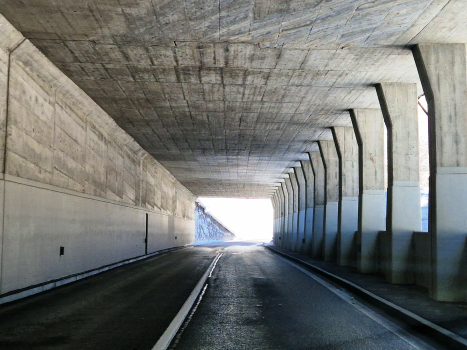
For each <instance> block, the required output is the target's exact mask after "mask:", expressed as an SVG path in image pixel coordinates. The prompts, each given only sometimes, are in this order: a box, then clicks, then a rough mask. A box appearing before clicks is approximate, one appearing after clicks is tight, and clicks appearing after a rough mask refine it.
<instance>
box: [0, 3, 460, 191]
mask: <svg viewBox="0 0 467 350" xmlns="http://www.w3.org/2000/svg"><path fill="white" fill-rule="evenodd" d="M466 11H467V3H466V2H465V0H457V1H446V0H441V1H440V0H413V1H407V0H396V1H394V0H390V1H388V0H381V1H379V0H377V1H355V0H323V1H322V0H310V1H304V0H216V1H213V0H196V1H185V0H183V1H181V0H163V1H162V0H161V1H150V0H119V1H116V0H89V1H76V0H73V1H71V0H57V1H50V0H3V1H1V2H0V13H2V14H3V15H4V16H5V17H6V18H7V19H8V20H9V21H10V22H11V23H12V24H13V25H14V26H16V28H17V29H18V30H20V31H21V32H22V33H23V35H25V36H26V37H27V38H29V39H30V40H31V41H32V42H33V43H34V44H35V45H36V46H37V47H38V48H39V49H40V50H41V51H42V52H43V53H44V54H45V55H46V56H47V57H48V58H49V59H50V60H51V61H52V62H53V63H54V64H55V65H56V66H58V68H60V69H61V70H62V71H63V72H64V73H65V74H66V75H67V76H68V77H69V78H71V79H72V80H73V81H74V82H75V83H76V84H77V85H78V86H80V87H81V88H82V89H83V90H84V91H85V92H86V93H87V94H88V95H89V96H90V97H92V98H93V99H94V100H95V101H96V102H97V103H98V104H99V105H100V106H101V107H102V108H103V109H104V110H105V111H106V112H107V113H108V114H110V116H111V117H113V118H114V119H115V121H116V122H117V123H118V124H119V125H120V126H121V127H122V128H123V129H124V130H125V131H127V132H128V133H129V134H130V135H131V136H132V137H133V138H134V139H135V140H136V141H137V142H138V143H139V144H140V145H141V146H142V147H143V148H145V149H146V150H147V151H148V152H149V153H150V154H151V155H153V156H154V158H155V159H157V160H158V161H159V162H160V163H161V164H162V165H163V166H165V167H166V168H167V169H168V170H169V171H170V172H171V173H172V174H173V175H174V176H175V177H176V178H177V179H178V180H179V181H180V182H181V183H182V184H183V185H185V186H186V187H187V188H188V189H189V190H191V191H192V192H193V193H194V194H195V195H198V196H223V197H270V196H271V195H272V193H273V192H274V190H275V188H276V186H277V185H278V184H279V183H280V179H283V178H284V177H286V176H287V175H286V174H287V173H288V172H289V169H288V168H289V167H290V166H293V165H294V164H296V161H297V160H301V159H307V158H306V154H304V152H306V151H311V150H314V147H315V146H314V142H315V141H316V140H320V139H329V138H330V133H329V131H328V130H326V128H327V127H330V126H345V125H350V119H349V116H348V112H347V110H348V109H350V108H379V104H378V101H377V96H376V92H375V89H374V87H373V86H372V85H373V84H375V83H379V82H413V83H419V79H418V74H417V71H416V68H415V64H414V61H413V58H412V55H411V51H410V47H411V45H413V44H416V43H430V42H433V43H442V42H444V43H447V42H449V43H456V42H466V41H467V40H466V39H467V16H465V14H466Z"/></svg>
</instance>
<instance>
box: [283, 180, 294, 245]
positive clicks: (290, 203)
mask: <svg viewBox="0 0 467 350" xmlns="http://www.w3.org/2000/svg"><path fill="white" fill-rule="evenodd" d="M285 186H286V188H287V196H288V200H287V205H288V208H287V231H286V237H287V239H286V245H285V248H286V249H288V250H291V249H292V242H293V226H294V225H293V215H294V212H293V205H294V195H293V187H292V180H291V176H290V174H289V177H288V178H286V179H285Z"/></svg>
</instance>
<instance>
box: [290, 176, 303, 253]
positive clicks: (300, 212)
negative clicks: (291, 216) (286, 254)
mask: <svg viewBox="0 0 467 350" xmlns="http://www.w3.org/2000/svg"><path fill="white" fill-rule="evenodd" d="M293 170H294V172H295V177H296V178H297V184H298V244H297V251H298V252H300V253H303V252H305V220H306V219H305V217H306V183H305V176H304V174H303V170H302V168H301V167H294V168H293Z"/></svg>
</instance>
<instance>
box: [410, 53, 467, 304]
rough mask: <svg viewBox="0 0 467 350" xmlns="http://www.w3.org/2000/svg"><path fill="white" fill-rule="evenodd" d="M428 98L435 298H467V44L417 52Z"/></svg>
mask: <svg viewBox="0 0 467 350" xmlns="http://www.w3.org/2000/svg"><path fill="white" fill-rule="evenodd" d="M413 54H414V58H415V63H416V65H417V69H418V72H419V75H420V80H421V82H422V86H423V90H424V91H425V96H426V99H427V102H428V113H429V114H428V125H429V127H428V128H429V129H428V134H429V144H430V150H429V152H430V154H429V157H430V206H429V232H430V237H431V245H432V246H431V254H432V257H431V258H432V259H431V260H432V288H431V291H430V294H431V296H432V297H433V298H434V299H436V300H442V301H461V300H464V301H465V300H466V299H467V295H466V283H465V281H466V277H467V271H466V267H467V261H466V260H467V259H466V248H465V247H466V240H467V224H466V212H467V118H466V115H467V70H466V56H467V55H466V45H465V44H423V45H422V44H420V45H417V46H416V47H415V48H414V50H413Z"/></svg>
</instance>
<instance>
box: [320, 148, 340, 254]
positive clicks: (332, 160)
mask: <svg viewBox="0 0 467 350" xmlns="http://www.w3.org/2000/svg"><path fill="white" fill-rule="evenodd" d="M318 146H319V151H320V153H321V158H322V161H323V165H324V170H325V181H324V184H325V193H326V204H325V214H324V217H325V220H324V243H323V250H324V260H326V261H335V260H336V250H337V233H338V219H339V218H338V214H339V213H338V207H339V204H338V201H339V158H338V155H337V150H336V146H335V144H334V141H318Z"/></svg>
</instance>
